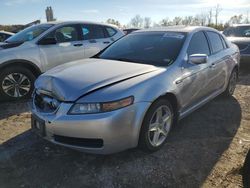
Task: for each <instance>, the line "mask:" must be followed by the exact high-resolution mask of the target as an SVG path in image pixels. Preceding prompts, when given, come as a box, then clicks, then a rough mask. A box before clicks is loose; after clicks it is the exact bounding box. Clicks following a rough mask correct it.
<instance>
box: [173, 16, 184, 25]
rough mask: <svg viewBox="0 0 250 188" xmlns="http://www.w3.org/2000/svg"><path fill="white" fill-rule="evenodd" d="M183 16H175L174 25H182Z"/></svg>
mask: <svg viewBox="0 0 250 188" xmlns="http://www.w3.org/2000/svg"><path fill="white" fill-rule="evenodd" d="M181 22H182V18H181V17H175V18H174V19H173V25H181Z"/></svg>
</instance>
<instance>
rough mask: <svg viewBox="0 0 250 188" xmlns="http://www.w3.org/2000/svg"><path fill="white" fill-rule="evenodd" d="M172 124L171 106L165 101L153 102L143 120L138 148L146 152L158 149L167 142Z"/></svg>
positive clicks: (172, 113)
mask: <svg viewBox="0 0 250 188" xmlns="http://www.w3.org/2000/svg"><path fill="white" fill-rule="evenodd" d="M173 122H174V112H173V107H172V105H171V104H170V103H169V102H168V101H167V100H165V99H159V100H157V101H156V102H154V103H153V104H152V105H151V107H150V108H149V110H148V112H147V113H146V116H145V118H144V120H143V124H142V128H141V132H140V139H139V147H140V148H142V149H143V150H144V151H147V152H154V151H157V150H158V149H160V148H161V147H162V146H163V145H164V143H165V142H166V140H167V137H168V134H169V132H170V130H171V128H172V125H173Z"/></svg>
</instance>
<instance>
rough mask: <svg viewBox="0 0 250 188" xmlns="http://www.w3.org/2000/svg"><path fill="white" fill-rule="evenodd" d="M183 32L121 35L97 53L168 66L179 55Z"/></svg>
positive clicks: (107, 57)
mask: <svg viewBox="0 0 250 188" xmlns="http://www.w3.org/2000/svg"><path fill="white" fill-rule="evenodd" d="M185 38H186V34H185V33H179V32H178V33H177V32H141V33H140V32H139V33H133V34H130V35H127V36H125V37H123V38H122V39H120V40H118V41H117V42H115V43H114V44H113V45H111V46H110V47H108V48H107V49H106V50H105V51H104V52H102V53H101V54H100V55H99V58H102V59H111V60H119V61H129V62H136V63H143V64H152V65H156V66H168V65H170V64H172V63H173V62H174V61H175V60H176V58H177V57H178V55H179V52H180V50H181V48H182V45H183V42H184V40H185Z"/></svg>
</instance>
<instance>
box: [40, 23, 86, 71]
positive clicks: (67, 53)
mask: <svg viewBox="0 0 250 188" xmlns="http://www.w3.org/2000/svg"><path fill="white" fill-rule="evenodd" d="M78 31H79V30H78V28H77V25H67V26H62V27H60V28H57V29H56V30H55V31H52V32H51V33H50V34H49V35H47V36H45V37H49V38H55V39H56V42H57V43H56V44H50V45H39V49H40V54H41V60H42V62H43V65H45V66H44V70H48V69H51V68H53V67H55V66H57V65H60V64H63V63H67V62H70V61H74V60H78V59H82V58H84V46H83V43H82V41H81V40H80V35H79V32H78Z"/></svg>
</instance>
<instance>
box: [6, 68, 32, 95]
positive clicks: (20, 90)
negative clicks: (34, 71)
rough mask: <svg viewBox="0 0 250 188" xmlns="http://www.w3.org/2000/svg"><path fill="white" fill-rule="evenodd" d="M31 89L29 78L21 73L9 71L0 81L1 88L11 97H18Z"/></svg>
mask: <svg viewBox="0 0 250 188" xmlns="http://www.w3.org/2000/svg"><path fill="white" fill-rule="evenodd" d="M30 89H31V81H30V79H29V78H28V77H27V76H25V75H24V74H22V73H11V74H9V75H7V76H6V77H5V78H4V79H3V81H2V90H3V91H4V93H5V94H6V95H8V96H10V97H13V98H20V97H23V96H25V95H27V94H28V93H29V91H30Z"/></svg>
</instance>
